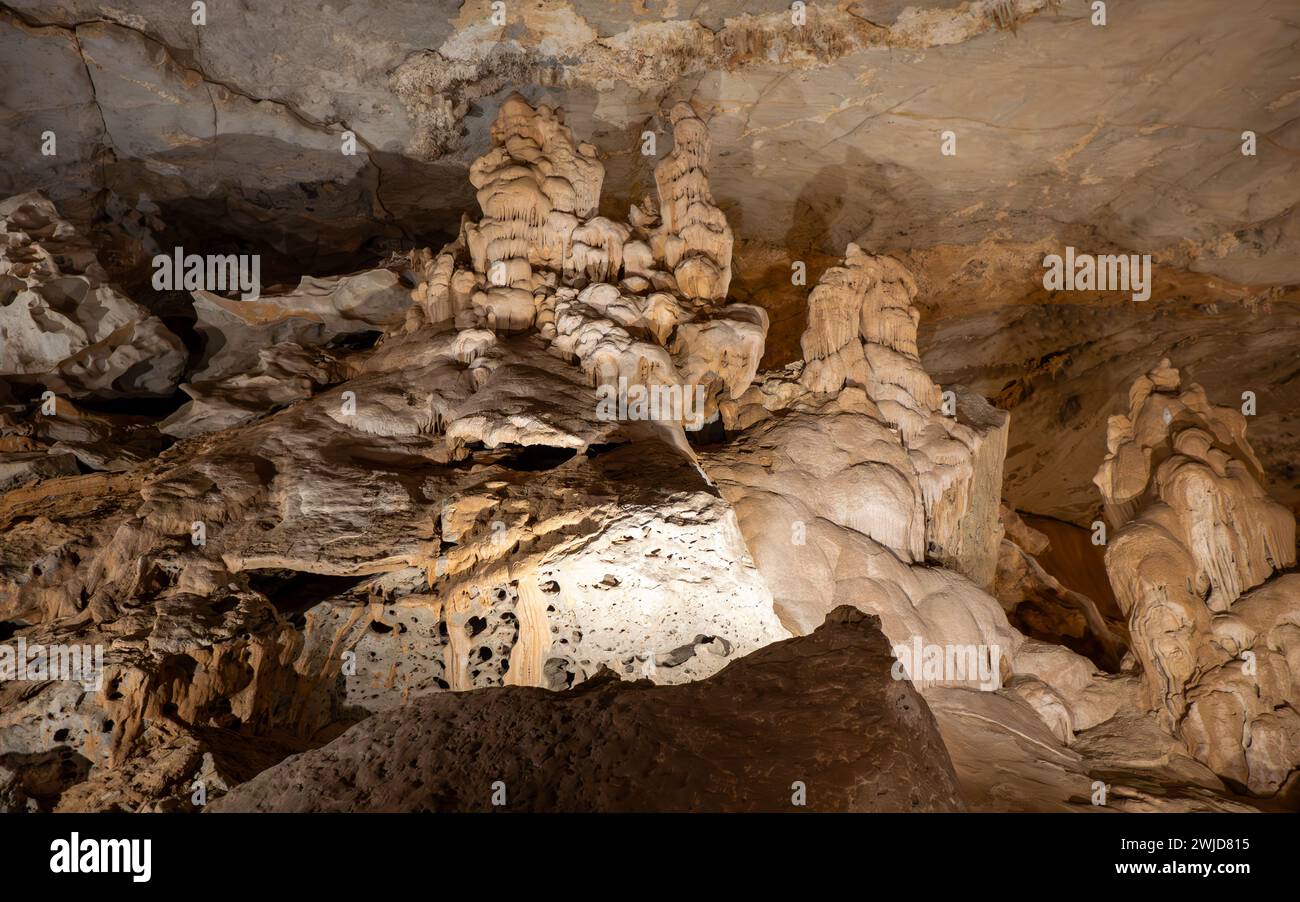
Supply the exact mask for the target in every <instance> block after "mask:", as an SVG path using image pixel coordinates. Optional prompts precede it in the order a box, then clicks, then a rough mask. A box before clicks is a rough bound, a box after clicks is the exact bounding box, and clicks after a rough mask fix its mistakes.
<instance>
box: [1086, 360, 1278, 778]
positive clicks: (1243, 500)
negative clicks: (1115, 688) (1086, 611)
mask: <svg viewBox="0 0 1300 902" xmlns="http://www.w3.org/2000/svg"><path fill="white" fill-rule="evenodd" d="M1262 479H1263V476H1262V473H1261V470H1260V466H1259V462H1258V460H1257V459H1256V457H1255V454H1254V452H1253V451H1252V450H1251V448H1250V444H1249V443H1248V442H1247V441H1246V419H1245V417H1244V416H1242V414H1240V413H1239V412H1237V411H1236V410H1234V409H1232V408H1228V407H1216V406H1214V405H1212V404H1210V402H1209V400H1208V399H1207V398H1206V395H1205V391H1204V389H1202V388H1201V386H1199V385H1195V384H1192V385H1188V386H1184V385H1183V383H1182V379H1181V377H1180V374H1179V372H1178V370H1176V369H1174V368H1173V367H1172V366H1171V365H1170V362H1169V361H1168V360H1162V361H1161V362H1160V365H1159V366H1157V367H1156V368H1155V369H1154V370H1152V371H1151V372H1150V373H1149V374H1147V375H1146V376H1142V377H1139V378H1138V379H1137V381H1136V382H1135V383H1134V384H1133V388H1132V389H1131V390H1130V392H1129V412H1128V413H1127V414H1121V415H1118V416H1113V417H1111V418H1110V421H1109V423H1108V427H1107V454H1106V459H1105V461H1104V462H1103V463H1102V465H1101V468H1100V469H1099V470H1098V472H1097V475H1096V477H1095V479H1094V481H1095V482H1096V484H1097V486H1098V488H1099V489H1100V490H1101V494H1102V499H1103V501H1104V503H1105V511H1106V518H1107V521H1108V523H1109V526H1110V528H1111V530H1112V531H1113V534H1112V536H1111V539H1110V542H1109V546H1108V548H1107V551H1106V571H1107V574H1108V575H1109V577H1110V581H1111V585H1112V586H1113V588H1114V590H1115V596H1116V598H1117V599H1118V601H1119V604H1120V607H1121V608H1122V609H1123V611H1124V613H1125V615H1126V616H1127V617H1128V619H1129V628H1130V631H1131V633H1132V637H1133V649H1134V652H1135V653H1136V655H1137V657H1138V660H1139V661H1140V662H1141V664H1142V668H1143V677H1144V685H1145V690H1146V697H1147V703H1148V705H1149V707H1150V708H1151V709H1152V710H1154V711H1156V712H1158V714H1159V717H1160V722H1161V724H1162V726H1163V727H1164V728H1165V729H1166V730H1168V731H1170V732H1172V733H1174V734H1175V735H1178V736H1180V737H1181V738H1182V739H1183V741H1184V742H1185V743H1186V744H1187V746H1188V749H1189V751H1191V753H1192V754H1193V755H1194V756H1195V757H1197V758H1198V759H1200V760H1201V761H1203V762H1205V763H1206V764H1207V765H1209V766H1210V767H1211V768H1212V769H1213V770H1214V771H1215V772H1216V773H1218V774H1219V775H1220V776H1222V777H1224V778H1225V779H1228V780H1231V781H1233V782H1235V783H1236V784H1238V785H1240V786H1241V787H1244V788H1245V789H1248V790H1249V791H1251V792H1255V793H1260V794H1268V793H1272V792H1274V791H1276V790H1277V789H1278V788H1279V787H1280V786H1281V784H1282V782H1283V781H1284V780H1285V779H1286V777H1287V774H1288V773H1290V771H1291V770H1292V769H1294V768H1295V767H1296V766H1297V765H1300V714H1297V712H1296V711H1295V710H1294V708H1292V707H1291V705H1290V704H1289V703H1288V702H1287V699H1293V698H1295V697H1296V696H1297V691H1300V628H1298V627H1297V626H1296V624H1297V623H1300V577H1298V576H1296V575H1294V574H1291V575H1285V576H1277V575H1275V572H1276V571H1277V570H1280V569H1285V568H1288V567H1292V566H1294V565H1295V561H1296V558H1295V518H1294V517H1293V516H1292V515H1291V513H1290V512H1289V511H1288V510H1287V509H1286V508H1285V507H1283V506H1282V505H1280V504H1278V503H1277V502H1275V501H1273V500H1272V499H1271V498H1270V497H1269V496H1268V494H1267V493H1266V492H1265V491H1264V488H1263V487H1262V484H1261V483H1262Z"/></svg>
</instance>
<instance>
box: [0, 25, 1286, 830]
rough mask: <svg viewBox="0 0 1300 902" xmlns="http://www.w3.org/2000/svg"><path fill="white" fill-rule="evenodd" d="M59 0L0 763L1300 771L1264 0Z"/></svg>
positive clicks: (339, 796) (1198, 776)
mask: <svg viewBox="0 0 1300 902" xmlns="http://www.w3.org/2000/svg"><path fill="white" fill-rule="evenodd" d="M41 6H42V4H39V3H35V2H26V0H22V2H15V3H8V4H6V5H4V6H0V57H3V58H4V59H6V61H8V60H10V59H12V60H15V61H17V62H18V63H19V65H18V66H15V67H13V68H14V70H15V74H13V75H12V76H11V77H8V80H7V82H6V87H5V88H4V89H3V90H0V95H2V96H3V97H4V98H6V100H7V102H8V106H11V107H13V109H9V108H8V106H7V107H6V108H5V109H4V110H3V111H0V113H3V115H0V120H2V121H3V122H4V125H5V128H4V129H0V132H3V134H0V158H3V159H4V160H5V163H4V165H3V167H0V195H5V196H7V198H5V199H0V811H3V812H25V811H58V812H72V811H96V812H98V811H124V812H199V811H259V812H271V811H429V812H446V811H480V810H496V809H502V808H504V809H505V810H520V811H534V812H541V811H589V812H614V811H623V812H625V811H788V810H815V811H841V812H847V811H855V812H871V811H916V812H920V811H1062V812H1064V811H1072V812H1090V811H1097V810H1111V811H1114V810H1122V811H1135V812H1136V811H1166V812H1178V811H1241V812H1246V811H1259V810H1294V809H1296V808H1297V804H1298V802H1300V574H1298V573H1297V572H1296V569H1295V568H1296V550H1297V545H1296V520H1295V512H1296V504H1297V499H1300V482H1297V471H1296V459H1295V453H1296V449H1297V447H1300V445H1298V444H1297V442H1296V435H1297V434H1300V433H1298V432H1297V430H1296V423H1297V408H1296V405H1295V403H1294V398H1293V394H1294V382H1295V376H1296V373H1295V369H1296V368H1295V347H1296V346H1297V341H1298V340H1300V312H1298V310H1300V308H1298V307H1297V298H1296V295H1295V290H1294V286H1295V284H1296V283H1297V282H1298V281H1300V277H1298V276H1297V270H1296V267H1295V263H1294V261H1295V259H1296V255H1295V253H1294V251H1295V249H1296V246H1297V235H1298V234H1300V232H1298V231H1297V230H1296V228H1295V219H1294V211H1295V209H1296V201H1297V199H1298V196H1297V193H1296V186H1297V185H1300V180H1297V178H1296V175H1297V162H1296V160H1297V157H1296V155H1295V153H1294V147H1293V145H1294V140H1293V131H1294V129H1293V126H1292V123H1293V120H1294V109H1293V107H1294V104H1295V102H1296V98H1297V95H1296V91H1295V80H1296V78H1298V77H1300V75H1297V73H1296V71H1295V65H1294V63H1295V56H1294V47H1293V46H1292V45H1291V44H1290V43H1288V40H1289V39H1288V38H1287V37H1286V35H1287V34H1289V33H1290V31H1294V28H1291V29H1290V30H1288V28H1287V27H1286V26H1287V25H1291V26H1295V25H1297V24H1300V22H1297V20H1296V16H1295V11H1294V10H1293V9H1290V8H1287V7H1286V5H1285V4H1284V3H1281V2H1272V0H1270V2H1264V3H1261V4H1258V5H1257V6H1258V8H1252V9H1250V10H1241V11H1237V12H1234V13H1231V14H1229V13H1228V12H1227V11H1225V9H1224V8H1223V5H1222V4H1216V3H1211V2H1209V0H1185V2H1184V3H1182V4H1175V3H1173V2H1172V0H1151V2H1149V3H1144V4H1140V5H1136V6H1133V5H1130V4H1112V6H1113V7H1114V9H1112V10H1111V14H1112V16H1114V17H1115V18H1114V19H1113V20H1112V22H1111V24H1110V25H1105V26H1103V25H1100V24H1098V23H1096V22H1093V21H1091V17H1090V16H1089V15H1088V14H1087V13H1085V12H1082V11H1081V10H1080V9H1079V8H1074V9H1072V8H1069V6H1068V4H1057V3H1052V2H1047V0H1014V2H1003V0H998V2H992V0H972V2H969V3H960V4H953V3H920V4H917V5H915V6H905V5H899V4H877V5H876V6H875V7H872V8H871V9H870V10H867V9H866V8H865V7H864V8H858V7H854V8H852V9H850V8H849V7H846V6H844V5H842V4H839V5H836V4H831V3H829V2H827V3H822V2H818V0H812V2H810V3H808V4H803V5H795V6H791V5H790V4H787V3H784V2H781V3H777V4H774V5H773V4H759V7H756V8H754V9H748V8H745V9H742V8H741V7H740V6H739V5H737V4H734V3H732V2H730V0H721V2H715V3H710V4H707V5H701V6H698V8H697V9H695V10H694V11H692V10H690V9H688V8H687V7H689V6H690V4H676V3H654V2H652V3H641V4H632V5H631V6H627V5H624V7H620V8H619V9H617V10H615V9H611V8H609V7H610V5H609V4H600V3H589V2H586V0H543V2H540V3H537V4H527V5H524V4H515V3H513V2H512V3H507V4H504V9H503V10H498V9H495V8H494V7H495V4H490V3H486V2H470V3H463V4H461V3H457V4H449V5H444V6H445V7H446V8H442V7H440V6H439V5H438V4H414V5H410V4H394V5H393V8H392V9H388V8H386V7H385V8H382V9H381V8H380V6H381V5H378V4H373V3H370V2H366V0H359V2H356V3H352V4H343V5H342V6H339V5H337V4H336V5H325V6H324V7H321V8H319V9H313V11H312V12H311V13H310V14H308V13H304V12H302V11H301V10H299V9H297V8H296V7H293V8H286V9H285V10H284V11H283V12H282V13H281V14H280V15H281V17H282V20H281V19H275V20H272V19H269V18H267V15H268V14H267V13H266V11H265V10H262V9H261V8H260V6H259V5H258V4H245V5H244V6H247V7H248V8H247V9H245V8H243V7H240V8H238V9H236V8H234V7H231V6H228V5H226V4H210V6H211V9H210V10H208V14H209V20H208V22H207V23H205V24H201V25H200V24H188V23H187V22H185V21H184V17H182V16H179V14H177V13H176V12H175V11H174V10H173V9H171V8H170V7H168V6H167V5H165V4H159V3H154V2H142V3H140V4H136V6H138V7H139V8H138V9H134V8H133V10H132V11H131V12H129V13H128V12H123V11H121V10H118V9H116V8H110V7H105V6H102V5H96V4H90V3H88V2H81V0H74V2H70V3H67V4H64V6H63V7H60V8H58V9H42V8H41ZM290 6H292V5H290ZM858 6H861V4H859V5H858ZM255 7H256V8H255ZM416 7H418V9H416ZM498 13H499V14H500V15H503V16H505V21H503V22H497V21H495V20H494V18H493V17H495V16H497V15H498ZM1093 16H1095V11H1094V13H1093ZM272 25H274V26H275V27H271V26H272ZM286 33H291V34H293V35H295V39H294V40H293V41H292V42H286V40H285V39H284V37H283V35H284V34H286ZM200 36H201V37H202V40H201V41H200ZM1203 57H1204V58H1203ZM1047 71H1050V72H1052V73H1053V75H1052V77H1051V78H1047V77H1045V76H1044V75H1043V73H1044V72H1047ZM39 73H44V75H41V77H42V78H44V77H48V78H50V79H53V80H54V81H55V82H56V83H57V85H58V86H59V88H60V93H59V95H58V103H57V104H54V105H49V104H46V103H45V102H44V101H43V100H39V98H42V97H44V96H46V94H45V93H43V92H42V90H41V88H40V86H39V85H34V84H33V79H34V78H36V74H39ZM1135 85H1141V89H1140V90H1138V89H1137V88H1135V87H1134V86H1135ZM34 98H36V99H34ZM33 148H44V150H33ZM1064 247H1070V248H1074V249H1076V250H1078V252H1079V254H1080V255H1081V256H1080V259H1084V258H1086V259H1087V260H1089V261H1090V265H1094V266H1096V265H1103V266H1104V265H1107V264H1106V263H1105V261H1106V260H1111V261H1118V260H1120V259H1123V260H1125V261H1127V260H1130V259H1135V260H1137V261H1139V263H1140V264H1141V268H1140V269H1138V270H1135V271H1138V272H1143V273H1147V274H1148V275H1149V279H1147V281H1146V282H1145V283H1144V285H1143V286H1142V290H1141V291H1140V292H1139V291H1137V290H1136V286H1132V285H1130V286H1128V287H1127V289H1126V290H1123V291H1119V290H1115V291H1109V290H1107V291H1101V290H1092V289H1091V288H1088V289H1082V288H1080V289H1075V288H1070V287H1067V282H1065V281H1061V282H1059V283H1057V282H1053V281H1051V280H1045V279H1044V278H1043V267H1044V266H1045V265H1046V261H1047V260H1049V259H1052V258H1053V257H1054V256H1056V255H1059V254H1060V253H1061V252H1062V248H1064ZM1070 256H1071V259H1074V254H1073V252H1071V255H1070ZM1097 261H1102V262H1101V263H1097ZM191 264H192V265H191ZM1116 265H1117V264H1116ZM1116 271H1117V272H1118V270H1116ZM216 276H221V278H220V279H218V278H216ZM1072 277H1073V274H1071V280H1070V281H1069V283H1068V284H1069V285H1073V284H1074V282H1073V279H1072ZM1094 287H1095V286H1094ZM1130 289H1132V290H1130ZM1139 295H1140V296H1141V297H1142V298H1143V299H1142V300H1138V299H1136V298H1137V297H1138V296H1139ZM1248 434H1249V438H1248ZM1093 474H1095V477H1094V475H1093Z"/></svg>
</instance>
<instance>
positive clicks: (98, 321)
mask: <svg viewBox="0 0 1300 902" xmlns="http://www.w3.org/2000/svg"><path fill="white" fill-rule="evenodd" d="M107 281H108V277H107V274H106V273H105V272H104V269H103V267H101V266H100V264H99V261H98V259H97V258H96V256H95V251H94V248H93V246H92V245H91V244H90V242H88V241H86V240H85V239H84V238H83V237H82V236H80V235H79V234H78V233H77V231H76V229H75V228H74V227H73V225H72V224H71V223H69V222H68V221H67V220H64V219H61V218H60V217H59V214H58V212H57V211H56V210H55V209H54V205H53V204H51V203H50V202H49V201H48V200H46V199H45V198H44V197H42V196H41V195H40V194H20V195H17V196H15V197H11V198H9V199H8V200H5V201H0V377H6V378H9V379H11V380H13V381H14V382H15V383H20V384H21V383H27V384H33V385H40V386H42V387H43V388H44V389H45V390H46V391H51V392H55V393H57V394H63V395H71V396H72V397H77V398H87V397H98V398H118V397H141V396H144V397H147V396H150V395H169V394H171V393H172V391H173V390H174V389H175V387H176V382H177V379H178V378H179V376H180V373H181V370H182V368H183V367H184V366H185V356H186V355H185V349H184V347H183V346H182V345H181V342H180V340H179V339H177V338H176V336H175V335H173V334H172V333H171V332H169V331H168V330H167V327H166V326H164V325H163V324H162V321H161V320H159V319H158V318H157V317H156V316H151V315H150V314H149V312H148V311H147V310H145V309H144V308H143V307H141V306H140V305H138V304H136V303H134V302H132V301H131V300H129V299H128V298H126V297H124V296H123V295H122V294H120V293H119V292H118V291H116V290H115V289H114V288H113V287H112V286H111V285H108V284H106V283H107Z"/></svg>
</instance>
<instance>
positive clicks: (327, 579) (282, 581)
mask: <svg viewBox="0 0 1300 902" xmlns="http://www.w3.org/2000/svg"><path fill="white" fill-rule="evenodd" d="M247 574H248V587H249V588H250V589H252V590H253V591H254V592H260V593H262V594H263V595H265V596H266V598H267V600H268V601H270V602H271V604H273V605H275V609H276V610H277V611H278V612H279V613H280V615H281V616H283V617H289V616H292V615H294V614H301V613H303V612H304V611H306V610H307V609H308V608H310V607H313V606H315V605H316V604H317V603H318V602H321V601H323V600H325V599H326V598H332V597H333V596H335V595H343V594H345V593H347V592H348V591H349V590H351V589H353V588H354V587H356V586H357V585H358V584H359V583H361V582H362V581H364V580H365V579H366V577H365V576H331V575H328V574H324V573H308V572H306V571H303V570H281V569H276V568H267V569H259V570H249V571H247Z"/></svg>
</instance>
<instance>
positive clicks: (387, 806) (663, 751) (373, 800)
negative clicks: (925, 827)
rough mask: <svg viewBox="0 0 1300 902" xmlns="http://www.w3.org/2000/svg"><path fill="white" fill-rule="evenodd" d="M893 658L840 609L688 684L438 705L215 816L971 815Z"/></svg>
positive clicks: (279, 776) (311, 761)
mask: <svg viewBox="0 0 1300 902" xmlns="http://www.w3.org/2000/svg"><path fill="white" fill-rule="evenodd" d="M892 662H893V659H892V658H891V656H890V653H889V648H888V645H887V644H886V642H885V640H884V637H883V636H882V635H881V634H880V632H879V629H878V627H877V625H876V622H875V620H874V618H871V617H869V616H868V615H865V614H862V613H861V612H859V611H857V610H855V609H853V608H848V607H844V608H839V609H837V610H836V611H833V612H832V614H831V616H830V617H828V618H827V621H826V623H825V625H824V626H822V627H821V628H820V629H818V630H817V631H816V632H814V633H813V634H812V635H809V636H804V637H801V638H797V639H789V640H786V641H784V642H778V643H776V644H773V645H769V646H768V647H766V648H764V649H761V650H759V651H756V652H754V653H753V654H751V655H750V656H748V657H746V658H743V659H741V660H739V661H737V662H735V663H734V664H732V665H730V666H728V667H727V668H726V669H725V670H723V671H722V672H721V673H717V674H714V675H713V676H711V677H709V678H707V679H704V680H701V681H698V682H693V683H688V684H686V685H682V686H668V687H664V686H659V687H657V686H652V685H650V684H649V683H647V682H644V681H641V682H634V683H630V682H622V681H619V680H617V679H613V678H612V677H603V678H598V679H594V680H590V681H588V682H587V683H585V684H584V685H582V686H580V687H579V688H577V689H575V690H573V691H571V692H565V693H550V692H544V691H541V690H537V689H522V688H519V689H506V690H482V691H479V692H472V693H469V694H467V695H462V696H456V697H451V696H437V697H430V698H427V699H424V700H422V701H420V702H416V703H415V704H413V705H411V706H409V707H407V708H405V709H403V710H401V711H395V712H392V713H390V714H378V715H375V716H374V717H372V718H370V719H369V720H367V721H366V722H365V723H364V724H360V725H359V726H357V727H354V728H353V729H351V730H349V731H348V732H347V733H345V734H343V735H342V736H340V737H339V738H338V739H336V740H334V742H332V743H330V744H329V745H327V746H325V747H324V748H321V749H317V750H315V751H312V752H309V753H307V754H305V755H302V756H299V757H297V758H294V759H292V760H291V761H287V762H285V763H284V764H281V765H279V766H278V767H275V768H272V769H271V770H269V771H267V772H265V773H263V774H261V775H260V776H258V777H257V778H255V779H254V780H252V781H250V782H248V783H246V784H244V785H242V786H240V787H239V788H237V789H236V790H234V791H233V792H231V793H229V794H227V795H226V796H225V797H224V798H223V799H222V800H221V802H220V803H218V804H216V805H214V806H213V810H216V811H491V810H493V807H494V806H493V797H494V796H493V793H494V791H496V790H498V786H496V785H494V783H495V782H496V781H500V787H504V795H503V796H502V795H498V799H499V800H500V801H503V802H504V804H505V805H506V808H507V809H508V810H515V811H520V810H522V811H790V810H810V811H959V810H962V808H963V807H964V806H963V804H962V802H961V800H960V798H959V797H958V795H957V788H956V782H955V780H954V778H953V775H952V768H951V764H950V763H949V761H948V756H947V753H946V752H945V751H944V749H943V744H942V743H941V742H940V741H939V738H938V733H937V731H936V729H935V726H934V719H933V718H932V717H931V715H930V712H929V710H928V709H927V708H926V706H925V703H924V702H923V701H922V700H921V698H920V696H919V695H917V693H916V691H915V690H914V689H912V687H911V686H910V685H909V684H908V683H906V682H903V681H898V680H894V679H892V678H891V677H890V675H889V671H890V668H891V666H892ZM813 698H817V699H819V702H818V704H816V705H810V704H809V701H810V700H811V699H813ZM828 698H833V699H834V701H833V703H831V704H830V705H829V706H828V707H830V708H832V709H833V710H834V712H835V713H834V714H833V715H829V716H830V717H831V718H832V719H833V722H834V724H835V726H836V735H838V736H840V737H842V739H843V742H842V744H839V745H837V746H836V747H828V746H827V745H826V744H825V743H824V742H819V741H817V740H816V739H814V738H813V737H814V736H816V735H819V734H822V735H824V734H823V732H822V731H824V730H826V729H827V728H828V727H829V726H830V724H828V723H827V720H826V718H827V716H828V715H827V713H826V712H824V711H822V707H823V706H822V703H821V701H820V700H823V699H828ZM814 749H815V751H814ZM801 787H802V789H803V790H806V805H805V806H802V808H796V807H795V799H796V796H797V795H798V794H799V793H800V792H801Z"/></svg>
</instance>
